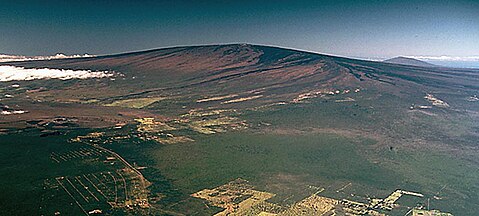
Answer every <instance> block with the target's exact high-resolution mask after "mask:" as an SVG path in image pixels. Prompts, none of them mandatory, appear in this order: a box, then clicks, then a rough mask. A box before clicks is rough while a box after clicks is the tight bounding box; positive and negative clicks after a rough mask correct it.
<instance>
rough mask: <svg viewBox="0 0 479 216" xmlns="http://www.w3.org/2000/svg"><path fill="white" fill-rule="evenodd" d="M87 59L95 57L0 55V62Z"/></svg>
mask: <svg viewBox="0 0 479 216" xmlns="http://www.w3.org/2000/svg"><path fill="white" fill-rule="evenodd" d="M87 57H95V55H90V54H83V55H78V54H77V55H65V54H63V53H58V54H56V55H53V56H22V55H7V54H0V62H10V61H33V60H51V59H65V58H87Z"/></svg>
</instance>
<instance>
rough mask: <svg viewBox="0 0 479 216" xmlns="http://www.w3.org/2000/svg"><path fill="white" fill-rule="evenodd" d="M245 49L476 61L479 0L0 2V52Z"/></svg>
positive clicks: (478, 51)
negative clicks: (269, 47) (247, 45)
mask: <svg viewBox="0 0 479 216" xmlns="http://www.w3.org/2000/svg"><path fill="white" fill-rule="evenodd" d="M234 42H247V43H256V44H269V45H277V46H286V47H292V48H298V49H305V50H311V51H316V52H321V53H329V54H336V55H344V56H356V57H358V56H361V57H392V56H397V55H409V56H419V55H425V56H431V55H432V56H440V55H448V56H479V1H477V0H471V1H466V0H463V1H461V0H457V1H441V0H431V1H419V0H417V1H387V0H382V1H360V0H355V1H340V0H336V1H306V0H303V1H301V0H295V1H281V0H275V1H260V0H256V1H247V0H241V1H206V0H203V1H200V0H199V1H177V0H172V1H165V2H161V1H104V0H99V1H77V2H73V1H31V2H30V1H10V0H9V1H2V0H0V53H9V54H23V55H46V54H55V53H58V52H63V53H67V54H72V53H92V54H107V53H118V52H125V51H131V50H141V49H150V48H157V47H165V46H174V45H191V44H216V43H234Z"/></svg>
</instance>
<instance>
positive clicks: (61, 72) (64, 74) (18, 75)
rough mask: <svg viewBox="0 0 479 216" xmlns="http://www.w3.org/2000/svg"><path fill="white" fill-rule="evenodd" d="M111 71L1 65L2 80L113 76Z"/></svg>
mask: <svg viewBox="0 0 479 216" xmlns="http://www.w3.org/2000/svg"><path fill="white" fill-rule="evenodd" d="M114 75H115V73H113V72H110V71H91V70H66V69H51V68H32V69H26V68H24V67H15V66H0V82H8V81H21V80H36V79H60V80H68V79H89V78H106V77H112V76H114Z"/></svg>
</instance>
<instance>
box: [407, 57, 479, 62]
mask: <svg viewBox="0 0 479 216" xmlns="http://www.w3.org/2000/svg"><path fill="white" fill-rule="evenodd" d="M405 57H408V58H415V59H419V60H423V61H458V62H476V61H479V56H464V57H461V56H405Z"/></svg>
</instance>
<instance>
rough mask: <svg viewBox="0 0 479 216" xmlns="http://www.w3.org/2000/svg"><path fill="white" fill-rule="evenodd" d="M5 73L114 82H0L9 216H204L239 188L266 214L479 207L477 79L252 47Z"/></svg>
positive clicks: (52, 63)
mask: <svg viewBox="0 0 479 216" xmlns="http://www.w3.org/2000/svg"><path fill="white" fill-rule="evenodd" d="M1 64H2V65H9V66H16V67H24V68H51V69H71V70H92V71H111V72H112V73H113V74H114V76H110V77H103V78H92V79H68V80H60V79H37V80H29V81H26V80H11V81H5V82H0V93H1V94H2V97H3V98H2V100H1V101H0V103H1V104H0V105H1V106H2V109H3V111H2V115H1V116H0V117H1V118H0V128H1V131H0V132H1V133H2V134H1V135H0V143H1V145H0V150H1V151H0V152H1V155H2V157H1V159H2V161H3V162H2V163H3V166H2V169H1V171H0V173H1V174H2V176H7V177H5V178H3V179H2V180H1V181H2V184H1V185H2V186H1V187H2V191H5V193H3V192H2V195H0V204H1V206H3V207H2V210H0V211H2V212H3V213H5V214H7V213H9V214H22V213H23V214H36V213H38V212H41V213H45V214H53V213H55V212H60V213H62V214H63V213H66V214H68V213H71V214H81V213H86V214H87V213H88V212H89V211H93V210H101V211H102V212H103V213H107V214H160V215H161V214H165V215H190V214H194V215H208V214H210V215H211V214H215V213H218V212H221V211H223V210H224V208H226V207H224V206H222V207H219V206H218V205H214V204H212V203H211V202H208V201H206V200H204V199H200V198H198V197H192V196H191V194H194V193H195V192H198V191H200V190H203V189H205V188H215V187H217V186H219V185H223V184H225V183H227V182H230V181H231V180H234V179H237V178H242V179H246V180H249V181H250V183H251V184H252V185H254V186H255V188H257V189H258V190H259V191H267V192H269V193H272V194H274V197H273V198H270V199H269V200H268V202H269V203H273V204H274V205H275V206H276V207H277V208H279V209H280V210H277V209H276V210H275V211H276V212H274V211H273V212H268V211H264V212H267V213H278V212H281V211H282V210H281V209H283V210H284V209H287V206H295V205H296V204H295V203H298V202H300V201H301V200H303V199H305V198H306V197H308V196H310V195H311V194H313V193H317V192H319V191H322V192H321V193H319V194H321V195H322V196H325V197H330V198H334V199H337V200H342V199H348V200H354V201H358V202H363V203H368V202H369V201H370V200H372V199H373V198H378V197H383V198H384V197H386V196H387V195H388V194H389V193H390V192H392V191H394V190H396V189H403V190H408V191H416V192H419V193H422V194H423V195H424V197H421V198H417V197H416V198H414V197H413V198H411V197H404V198H401V199H400V200H398V201H397V202H396V204H397V205H396V206H395V207H394V208H393V209H392V210H387V209H381V208H377V211H379V212H380V213H384V214H388V215H404V214H405V213H407V212H408V211H409V210H410V209H411V208H412V207H415V206H418V205H419V206H421V205H422V206H426V204H427V203H429V205H430V208H431V209H440V210H441V211H446V212H451V213H454V214H457V215H475V214H476V213H477V209H479V204H478V203H479V196H478V194H479V184H478V182H479V170H478V169H477V167H478V165H479V144H478V143H477V140H479V121H478V120H479V112H478V110H479V99H478V97H477V94H478V92H479V70H472V69H467V70H466V69H453V68H439V67H438V68H426V67H417V66H407V65H398V64H388V63H382V62H370V61H362V60H354V59H348V58H340V57H333V56H326V55H320V54H315V53H308V52H303V51H296V50H291V49H284V48H277V47H268V46H258V45H249V44H232V45H210V46H192V47H174V48H165V49H157V50H148V51H141V52H134V53H126V54H117V55H109V56H100V57H92V58H76V59H58V60H48V61H26V62H9V63H8V62H7V63H1ZM15 111H17V112H15ZM18 111H21V112H18ZM90 148H91V149H93V150H91V151H92V152H96V151H98V152H100V153H98V154H97V156H95V157H93V156H89V155H91V154H93V153H91V154H87V153H86V152H88V151H90V150H89V149H90ZM85 149H86V150H85ZM87 150H88V151H87ZM110 151H111V152H110ZM83 154H86V155H83ZM69 158H75V160H73V159H72V160H73V161H70V159H69ZM63 160H64V161H63ZM109 160H110V161H109ZM111 160H113V162H112V161H111ZM112 164H115V165H112ZM112 173H113V174H112ZM107 174H108V175H107ZM110 175H111V177H109V176H110ZM125 175H127V176H126V177H125ZM102 176H103V177H102ZM128 176H130V177H128ZM95 177H98V178H96V180H95V179H94V178H95ZM120 179H123V180H125V181H121V180H120ZM145 182H146V183H145ZM85 184H88V185H85ZM82 188H86V189H85V190H82ZM88 188H89V189H88ZM92 188H95V190H93V189H92ZM121 188H124V190H121ZM138 188H139V189H138ZM318 188H322V189H321V190H318ZM123 196H125V197H124V198H123ZM102 197H104V198H102ZM243 200H244V199H240V200H236V202H241V201H243ZM273 204H271V205H273ZM371 208H372V207H371ZM226 209H227V208H226ZM227 210H228V209H227ZM232 211H233V210H232ZM285 211H286V210H285ZM233 212H234V211H233ZM339 212H340V211H339Z"/></svg>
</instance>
